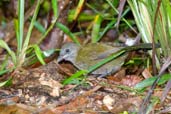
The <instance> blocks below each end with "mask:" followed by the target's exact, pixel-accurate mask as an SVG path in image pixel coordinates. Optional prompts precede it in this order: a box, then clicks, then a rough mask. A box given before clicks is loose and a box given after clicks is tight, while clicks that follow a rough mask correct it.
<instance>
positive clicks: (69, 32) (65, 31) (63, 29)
mask: <svg viewBox="0 0 171 114" xmlns="http://www.w3.org/2000/svg"><path fill="white" fill-rule="evenodd" d="M56 26H57V27H58V28H59V29H61V30H62V31H63V32H64V33H66V34H67V35H68V36H69V37H70V38H71V39H72V40H73V42H75V43H76V44H78V45H80V42H79V41H78V39H77V37H76V36H75V35H74V34H73V33H72V32H71V31H70V30H69V28H68V27H66V26H65V25H63V24H62V23H59V22H57V23H56Z"/></svg>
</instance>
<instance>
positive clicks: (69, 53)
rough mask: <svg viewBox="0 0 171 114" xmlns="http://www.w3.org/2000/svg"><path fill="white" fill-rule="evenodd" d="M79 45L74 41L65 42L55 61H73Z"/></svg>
mask: <svg viewBox="0 0 171 114" xmlns="http://www.w3.org/2000/svg"><path fill="white" fill-rule="evenodd" d="M79 49H80V47H79V45H77V44H75V43H66V44H64V45H63V46H62V48H61V51H60V53H59V57H58V59H57V62H58V63H59V62H61V61H63V60H65V61H69V62H72V63H74V62H75V59H76V57H77V54H78V51H79Z"/></svg>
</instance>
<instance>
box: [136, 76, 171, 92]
mask: <svg viewBox="0 0 171 114" xmlns="http://www.w3.org/2000/svg"><path fill="white" fill-rule="evenodd" d="M156 79H157V77H151V78H148V79H145V80H143V81H142V82H140V83H138V84H136V85H135V87H134V88H135V89H138V90H140V89H144V88H145V87H148V86H151V85H152V84H153V82H154V81H155V80H156ZM170 79H171V74H164V75H162V77H161V79H160V80H159V82H158V85H162V84H164V83H165V82H167V81H169V80H170Z"/></svg>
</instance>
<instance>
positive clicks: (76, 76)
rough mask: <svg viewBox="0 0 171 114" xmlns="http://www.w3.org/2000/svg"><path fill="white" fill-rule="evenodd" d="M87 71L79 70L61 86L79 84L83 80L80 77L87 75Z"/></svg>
mask: <svg viewBox="0 0 171 114" xmlns="http://www.w3.org/2000/svg"><path fill="white" fill-rule="evenodd" d="M87 73H88V71H86V70H80V71H78V72H76V73H75V74H73V75H72V76H70V77H69V78H67V79H65V80H64V81H63V84H64V85H67V84H73V83H74V84H79V82H80V80H82V79H83V78H81V76H83V75H85V74H87Z"/></svg>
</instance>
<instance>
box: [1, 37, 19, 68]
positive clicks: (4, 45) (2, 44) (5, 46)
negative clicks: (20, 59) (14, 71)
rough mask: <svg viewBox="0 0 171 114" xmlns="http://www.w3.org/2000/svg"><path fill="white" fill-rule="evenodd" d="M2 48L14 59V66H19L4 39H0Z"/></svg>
mask: <svg viewBox="0 0 171 114" xmlns="http://www.w3.org/2000/svg"><path fill="white" fill-rule="evenodd" d="M0 47H2V48H4V49H5V50H7V52H8V54H9V55H10V56H11V58H12V61H13V63H14V65H16V64H17V58H16V55H15V53H14V52H13V51H12V50H11V49H10V48H9V46H8V44H7V43H6V42H5V41H3V40H2V39H0Z"/></svg>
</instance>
